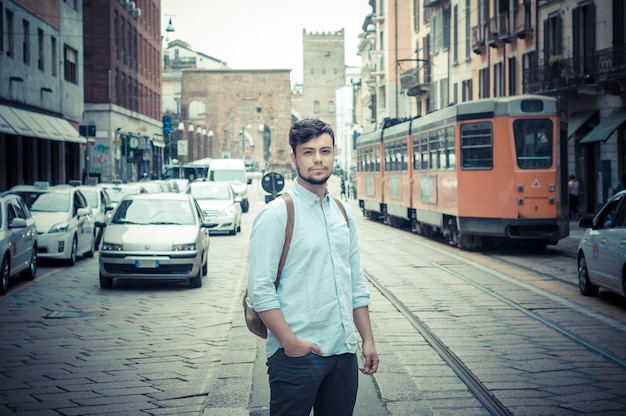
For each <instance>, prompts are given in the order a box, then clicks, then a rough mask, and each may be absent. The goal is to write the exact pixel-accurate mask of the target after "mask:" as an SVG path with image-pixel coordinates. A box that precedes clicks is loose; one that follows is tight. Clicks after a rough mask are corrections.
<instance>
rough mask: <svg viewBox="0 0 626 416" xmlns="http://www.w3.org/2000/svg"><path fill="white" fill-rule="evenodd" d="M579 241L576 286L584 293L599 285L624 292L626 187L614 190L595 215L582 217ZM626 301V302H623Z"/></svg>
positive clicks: (625, 278)
mask: <svg viewBox="0 0 626 416" xmlns="http://www.w3.org/2000/svg"><path fill="white" fill-rule="evenodd" d="M579 225H580V227H583V228H585V232H584V233H583V236H582V238H581V239H580V243H579V244H578V286H579V289H580V293H581V294H583V295H585V296H595V295H596V294H597V293H598V290H599V288H603V289H606V290H609V291H611V292H614V293H617V294H619V295H622V296H625V295H626V191H622V192H619V193H617V194H615V195H614V196H613V197H612V198H611V199H609V201H608V202H607V203H606V204H605V205H604V206H603V207H602V209H601V210H600V211H599V212H598V214H596V216H595V217H594V218H583V219H581V220H580V221H579ZM625 304H626V302H625Z"/></svg>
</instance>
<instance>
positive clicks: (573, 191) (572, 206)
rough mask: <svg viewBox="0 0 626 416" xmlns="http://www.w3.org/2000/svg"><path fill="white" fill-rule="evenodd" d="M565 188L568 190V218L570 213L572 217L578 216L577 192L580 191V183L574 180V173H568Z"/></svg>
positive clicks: (578, 202)
mask: <svg viewBox="0 0 626 416" xmlns="http://www.w3.org/2000/svg"><path fill="white" fill-rule="evenodd" d="M567 189H568V191H569V218H570V220H571V219H572V213H573V214H574V215H573V216H574V218H578V206H579V205H580V201H579V199H578V194H579V192H580V183H579V182H578V180H576V176H575V175H573V174H572V175H569V181H568V182H567Z"/></svg>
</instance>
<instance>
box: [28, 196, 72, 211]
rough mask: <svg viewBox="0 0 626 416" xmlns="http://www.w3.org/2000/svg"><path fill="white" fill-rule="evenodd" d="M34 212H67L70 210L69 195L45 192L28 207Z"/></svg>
mask: <svg viewBox="0 0 626 416" xmlns="http://www.w3.org/2000/svg"><path fill="white" fill-rule="evenodd" d="M30 210H31V211H34V212H68V211H69V210H70V194H69V193H65V192H63V193H61V192H45V193H42V194H41V195H39V198H37V199H36V200H35V202H33V205H32V206H31V207H30Z"/></svg>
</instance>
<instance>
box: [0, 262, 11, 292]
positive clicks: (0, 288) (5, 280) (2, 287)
mask: <svg viewBox="0 0 626 416" xmlns="http://www.w3.org/2000/svg"><path fill="white" fill-rule="evenodd" d="M0 273H1V274H2V276H1V278H2V282H0V295H4V294H5V293H7V290H9V278H10V277H11V264H10V263H9V256H8V255H6V256H4V258H3V259H2V270H0Z"/></svg>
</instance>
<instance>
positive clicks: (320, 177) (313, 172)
mask: <svg viewBox="0 0 626 416" xmlns="http://www.w3.org/2000/svg"><path fill="white" fill-rule="evenodd" d="M334 160H335V151H334V148H333V139H332V138H331V137H330V134H328V133H322V134H321V135H320V136H317V137H315V138H313V139H311V140H309V141H308V142H306V143H302V144H299V145H298V146H297V147H296V153H295V155H294V154H292V155H291V161H292V162H293V163H294V164H295V165H296V170H297V171H298V177H299V178H300V179H302V180H303V181H305V182H307V183H309V184H311V185H323V184H325V183H326V181H327V180H328V178H330V175H331V174H332V172H333V169H332V168H333V163H334Z"/></svg>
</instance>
